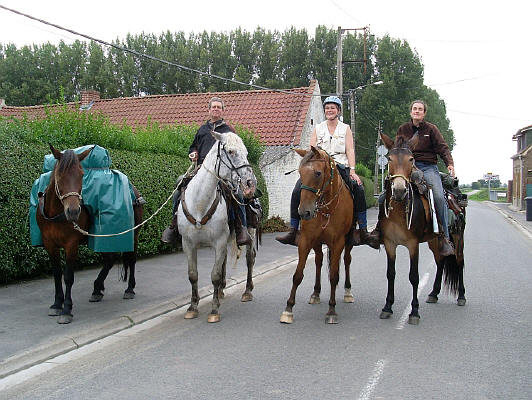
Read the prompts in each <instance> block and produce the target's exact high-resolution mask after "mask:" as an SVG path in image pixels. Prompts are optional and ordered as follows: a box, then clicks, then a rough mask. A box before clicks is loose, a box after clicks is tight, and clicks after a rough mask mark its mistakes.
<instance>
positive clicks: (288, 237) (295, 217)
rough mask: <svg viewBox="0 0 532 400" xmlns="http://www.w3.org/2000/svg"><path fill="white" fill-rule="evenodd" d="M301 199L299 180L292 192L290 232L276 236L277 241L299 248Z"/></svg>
mask: <svg viewBox="0 0 532 400" xmlns="http://www.w3.org/2000/svg"><path fill="white" fill-rule="evenodd" d="M300 199H301V180H300V179H298V180H297V182H296V185H295V186H294V189H293V190H292V197H291V199H290V230H289V231H288V233H286V234H284V235H281V236H276V237H275V240H277V241H279V242H281V243H282V244H291V245H293V246H297V232H298V229H299V219H300V218H299V213H298V211H297V209H298V207H299V201H300Z"/></svg>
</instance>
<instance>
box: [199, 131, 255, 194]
mask: <svg viewBox="0 0 532 400" xmlns="http://www.w3.org/2000/svg"><path fill="white" fill-rule="evenodd" d="M212 134H213V136H214V138H215V139H216V140H217V141H218V146H216V144H215V145H214V146H213V149H214V148H216V147H217V149H216V150H215V151H216V160H215V161H214V167H213V168H214V169H215V170H216V173H217V175H218V176H219V177H220V178H222V179H224V180H227V181H229V182H231V184H232V185H233V187H235V188H237V187H240V189H241V190H242V193H243V195H244V197H245V198H247V199H250V198H252V197H253V195H254V194H255V190H256V189H257V178H256V177H255V174H254V173H253V168H252V167H251V165H250V164H249V162H248V158H247V157H248V151H247V149H246V146H245V145H244V142H243V141H242V139H241V138H240V137H239V136H238V135H237V134H236V133H233V132H230V131H229V132H226V133H218V132H215V131H212ZM213 149H211V152H212V151H213ZM207 158H209V157H207ZM207 158H205V161H204V164H205V162H207V161H208V160H207ZM211 159H212V157H211ZM209 162H211V163H212V161H209Z"/></svg>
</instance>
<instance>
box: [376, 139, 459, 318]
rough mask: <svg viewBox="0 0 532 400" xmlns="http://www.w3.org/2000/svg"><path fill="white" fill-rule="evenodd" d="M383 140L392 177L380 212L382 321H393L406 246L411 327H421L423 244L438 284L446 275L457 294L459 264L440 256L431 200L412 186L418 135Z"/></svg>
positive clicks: (447, 284)
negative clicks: (384, 286)
mask: <svg viewBox="0 0 532 400" xmlns="http://www.w3.org/2000/svg"><path fill="white" fill-rule="evenodd" d="M381 139H382V141H383V143H384V145H385V146H386V147H387V148H388V150H389V155H388V161H389V162H388V166H389V176H388V177H387V178H386V193H385V195H386V197H385V201H384V203H383V204H381V205H380V209H379V225H380V230H381V232H382V238H383V242H384V247H385V249H386V256H387V259H388V267H387V273H386V276H387V278H388V294H387V296H386V305H385V306H384V308H383V309H382V312H381V314H380V318H381V319H386V318H390V316H391V315H392V314H393V311H392V305H393V303H394V281H395V258H396V249H397V246H398V245H403V246H405V247H406V248H408V252H409V254H410V274H409V280H410V283H411V284H412V303H411V305H412V310H411V312H410V315H409V318H408V323H409V324H413V325H417V324H418V323H419V318H420V317H419V301H418V297H417V292H418V284H419V272H418V259H419V243H422V242H428V245H429V248H430V249H431V251H432V253H433V254H434V260H435V261H436V265H437V268H438V270H437V271H438V272H437V276H436V281H438V279H439V282H440V286H441V278H442V274H444V275H445V280H444V283H445V284H446V286H448V288H449V290H450V291H451V292H455V291H456V288H457V286H458V279H459V271H458V268H457V264H456V263H452V262H446V259H447V258H450V257H454V256H449V257H443V256H441V255H440V254H439V251H438V237H437V235H436V234H435V233H434V232H433V224H432V216H431V212H430V206H429V203H428V200H427V199H426V198H425V197H424V196H420V195H419V194H418V192H417V191H416V190H414V189H413V187H412V184H411V182H410V177H411V174H412V170H413V167H414V156H413V154H412V150H413V149H414V148H415V147H416V145H417V142H418V139H419V138H418V135H417V134H416V135H414V136H413V137H412V138H411V139H410V140H409V141H405V140H404V139H403V138H402V137H401V138H399V139H398V141H397V142H396V143H394V141H393V140H392V139H390V138H389V137H388V136H387V135H385V134H381ZM438 277H439V278H438ZM436 287H437V284H436V282H435V288H436ZM438 292H439V288H438Z"/></svg>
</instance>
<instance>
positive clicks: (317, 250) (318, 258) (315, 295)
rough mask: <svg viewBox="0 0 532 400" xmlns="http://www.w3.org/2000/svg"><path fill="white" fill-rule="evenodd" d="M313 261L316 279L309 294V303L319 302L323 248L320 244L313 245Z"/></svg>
mask: <svg viewBox="0 0 532 400" xmlns="http://www.w3.org/2000/svg"><path fill="white" fill-rule="evenodd" d="M314 254H315V256H314V261H315V263H316V280H315V282H314V292H312V294H311V295H310V299H309V301H308V303H309V304H320V293H321V267H322V265H323V250H322V248H321V245H318V246H316V247H314Z"/></svg>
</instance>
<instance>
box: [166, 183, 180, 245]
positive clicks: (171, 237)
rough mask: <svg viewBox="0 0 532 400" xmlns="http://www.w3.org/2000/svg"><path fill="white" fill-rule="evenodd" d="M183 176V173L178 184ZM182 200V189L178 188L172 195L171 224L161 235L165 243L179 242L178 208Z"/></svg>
mask: <svg viewBox="0 0 532 400" xmlns="http://www.w3.org/2000/svg"><path fill="white" fill-rule="evenodd" d="M182 178H183V176H182V175H181V176H180V177H179V178H178V179H177V182H178V184H179V183H180V182H181V180H182ZM180 201H181V189H177V190H176V191H175V192H174V195H173V196H172V205H173V207H172V220H171V222H170V226H169V227H167V228H166V229H165V230H164V231H163V234H162V236H161V240H162V241H163V242H164V243H168V244H173V245H175V244H177V242H178V239H179V232H178V230H177V209H178V207H179V202H180Z"/></svg>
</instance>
